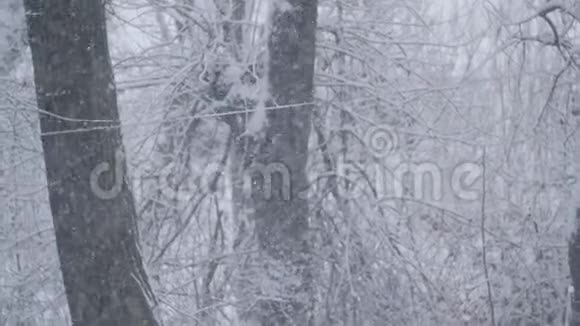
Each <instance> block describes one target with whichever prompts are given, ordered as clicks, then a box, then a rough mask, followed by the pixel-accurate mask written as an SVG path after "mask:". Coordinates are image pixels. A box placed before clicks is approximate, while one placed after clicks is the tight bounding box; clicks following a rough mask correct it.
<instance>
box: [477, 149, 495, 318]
mask: <svg viewBox="0 0 580 326" xmlns="http://www.w3.org/2000/svg"><path fill="white" fill-rule="evenodd" d="M486 156H487V153H486V149H485V148H483V156H482V158H481V165H482V168H483V175H482V179H481V182H482V194H481V253H482V259H483V271H484V273H485V282H486V284H487V300H488V303H489V312H490V313H491V326H495V325H496V324H495V308H494V306H493V293H492V291H491V282H490V280H489V270H488V268H487V249H486V246H485V202H486V191H487V184H486V181H485V178H486V166H485V160H486Z"/></svg>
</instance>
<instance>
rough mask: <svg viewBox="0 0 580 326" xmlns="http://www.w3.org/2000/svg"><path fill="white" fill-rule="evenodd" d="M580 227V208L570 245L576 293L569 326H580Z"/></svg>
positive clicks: (570, 258) (572, 303) (570, 263)
mask: <svg viewBox="0 0 580 326" xmlns="http://www.w3.org/2000/svg"><path fill="white" fill-rule="evenodd" d="M579 226H580V207H577V208H576V230H575V232H574V233H573V234H572V239H571V240H570V244H569V251H568V257H569V265H570V275H571V277H572V286H573V287H574V293H573V294H572V296H571V298H570V300H571V301H572V302H571V305H570V307H571V311H570V312H569V313H570V318H569V321H570V323H569V325H568V326H580V234H579V233H578V231H579Z"/></svg>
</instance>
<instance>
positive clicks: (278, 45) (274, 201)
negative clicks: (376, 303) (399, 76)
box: [251, 0, 317, 326]
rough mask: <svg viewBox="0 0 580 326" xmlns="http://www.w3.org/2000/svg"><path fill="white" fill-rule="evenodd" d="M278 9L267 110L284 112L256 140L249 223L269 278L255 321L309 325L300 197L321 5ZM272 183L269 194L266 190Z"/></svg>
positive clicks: (300, 1) (308, 266)
mask: <svg viewBox="0 0 580 326" xmlns="http://www.w3.org/2000/svg"><path fill="white" fill-rule="evenodd" d="M274 6H275V7H274V8H273V11H272V17H271V22H272V31H271V35H270V39H269V41H268V50H269V56H270V57H269V66H268V78H269V83H270V95H271V103H270V106H281V107H283V108H281V109H276V110H268V111H267V124H266V127H265V128H266V129H265V132H264V136H263V137H262V139H259V140H257V143H258V145H257V150H256V151H255V156H254V159H253V164H254V170H253V171H254V172H255V173H259V174H261V176H260V177H261V181H262V184H261V187H257V189H254V192H253V197H252V201H251V205H252V207H251V208H252V209H251V211H252V214H251V218H252V220H253V222H254V224H255V225H254V227H255V231H256V235H257V239H258V244H259V248H260V252H261V257H260V258H259V259H260V265H261V266H264V271H263V272H262V273H263V274H265V275H264V276H263V277H262V279H261V280H260V283H261V284H262V286H261V292H262V296H263V299H261V300H260V301H259V304H258V305H257V307H258V309H255V310H256V311H253V312H252V315H253V316H252V319H253V320H254V322H257V323H258V324H260V325H268V326H271V325H278V326H281V325H310V324H311V323H312V307H313V289H312V287H313V285H312V277H313V275H312V263H311V255H310V246H311V244H310V243H309V241H310V236H309V204H308V200H307V198H306V197H304V195H303V194H301V192H303V191H305V190H306V189H307V187H308V179H307V171H306V168H307V166H306V164H307V161H308V141H309V137H310V129H311V114H312V108H313V105H312V102H313V92H314V58H315V43H316V42H315V40H316V21H317V1H315V0H287V1H285V4H284V6H282V5H279V6H278V5H274ZM271 172H274V173H273V174H272V173H271ZM285 174H286V176H288V177H289V180H287V181H289V182H285V180H284V177H285ZM254 176H256V175H254ZM270 177H271V180H270V181H271V185H272V187H268V186H267V183H268V181H267V180H266V179H268V178H270ZM288 187H289V189H287V188H288ZM269 188H270V189H269ZM285 191H288V194H289V196H286V195H285V194H284V193H285ZM270 192H271V193H270ZM263 284H266V286H264V285H263ZM270 284H274V286H270ZM272 288H275V289H274V290H273V289H272ZM270 298H272V299H270Z"/></svg>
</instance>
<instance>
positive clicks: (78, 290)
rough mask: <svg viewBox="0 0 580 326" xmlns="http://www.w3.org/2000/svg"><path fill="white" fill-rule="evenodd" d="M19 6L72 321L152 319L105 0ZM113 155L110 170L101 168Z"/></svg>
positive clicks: (121, 324) (107, 323) (151, 322)
mask: <svg viewBox="0 0 580 326" xmlns="http://www.w3.org/2000/svg"><path fill="white" fill-rule="evenodd" d="M25 9H26V14H27V25H28V34H29V40H30V45H31V49H32V58H33V65H34V73H35V83H36V93H37V101H38V106H39V108H40V110H41V114H40V124H41V131H42V145H43V149H44V156H45V164H46V173H47V179H48V187H49V188H48V191H49V200H50V206H51V211H52V215H53V223H54V228H55V232H56V241H57V248H58V254H59V258H60V264H61V271H62V276H63V281H64V286H65V290H66V296H67V300H68V305H69V308H70V314H71V320H72V324H73V325H83V326H84V325H95V326H116V325H118V326H156V325H157V322H156V321H155V318H154V316H153V312H152V309H151V307H150V300H151V299H153V295H152V293H151V291H150V287H149V283H148V281H147V277H146V274H145V272H144V267H143V263H142V261H141V256H140V253H139V248H138V240H137V228H136V225H135V224H136V212H135V207H134V202H133V197H132V194H131V191H130V189H129V188H128V185H127V181H126V178H124V175H123V173H124V171H125V167H126V163H125V160H124V159H123V156H122V155H120V154H122V153H123V144H122V138H121V132H120V126H119V113H118V109H117V98H116V90H115V86H114V85H115V83H114V78H113V71H112V67H111V62H110V57H109V50H108V45H107V30H106V16H105V8H104V2H103V1H102V0H91V1H86V0H25ZM103 163H107V164H109V166H106V165H103ZM112 164H114V165H115V167H116V169H114V170H115V171H116V172H115V173H112V172H111V171H110V170H113V169H109V171H104V170H106V168H107V167H110V165H112ZM97 166H100V167H103V166H104V168H103V169H101V172H106V173H97V174H96V176H97V177H100V178H98V179H96V181H97V182H98V186H99V187H100V188H102V189H104V190H109V189H113V193H112V194H110V193H109V194H108V195H107V196H103V195H102V194H100V193H99V192H95V191H94V189H98V187H97V185H95V180H93V182H92V187H91V176H94V175H95V174H94V173H93V172H94V171H95V170H94V169H95V167H97ZM100 174H103V175H102V176H101V175H100ZM119 174H120V175H119ZM99 179H100V180H99ZM115 190H116V192H115ZM109 195H111V196H109Z"/></svg>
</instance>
